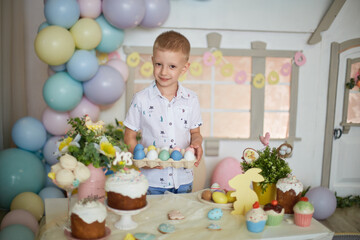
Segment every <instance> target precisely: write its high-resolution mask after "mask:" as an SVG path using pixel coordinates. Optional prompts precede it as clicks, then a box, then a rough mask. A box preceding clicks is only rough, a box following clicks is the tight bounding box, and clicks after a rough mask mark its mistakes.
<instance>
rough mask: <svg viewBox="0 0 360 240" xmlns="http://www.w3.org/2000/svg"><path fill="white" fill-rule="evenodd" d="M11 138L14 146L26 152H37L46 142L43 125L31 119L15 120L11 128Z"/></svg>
mask: <svg viewBox="0 0 360 240" xmlns="http://www.w3.org/2000/svg"><path fill="white" fill-rule="evenodd" d="M11 137H12V140H13V141H14V143H15V145H16V146H18V147H19V148H22V149H25V150H28V151H33V152H35V151H38V150H39V149H41V148H42V147H43V146H44V144H45V142H46V129H45V127H44V125H43V124H42V123H41V122H40V121H39V120H37V119H35V118H33V117H23V118H20V119H19V120H17V121H16V122H15V124H14V126H13V128H12V131H11Z"/></svg>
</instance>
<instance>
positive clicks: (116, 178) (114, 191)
mask: <svg viewBox="0 0 360 240" xmlns="http://www.w3.org/2000/svg"><path fill="white" fill-rule="evenodd" d="M148 188H149V183H148V181H147V179H146V177H145V176H144V175H143V174H142V173H141V172H140V171H137V170H135V169H127V170H124V171H118V172H116V173H114V174H113V175H111V176H109V177H108V179H107V180H106V183H105V191H106V192H107V205H108V206H109V207H110V208H114V209H118V210H135V209H140V208H143V207H145V206H146V193H147V190H148Z"/></svg>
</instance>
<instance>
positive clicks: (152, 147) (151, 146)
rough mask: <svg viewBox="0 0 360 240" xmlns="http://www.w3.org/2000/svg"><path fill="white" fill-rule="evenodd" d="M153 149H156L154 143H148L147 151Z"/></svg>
mask: <svg viewBox="0 0 360 240" xmlns="http://www.w3.org/2000/svg"><path fill="white" fill-rule="evenodd" d="M155 149H156V147H155V146H154V145H150V146H148V148H147V150H148V152H150V150H155Z"/></svg>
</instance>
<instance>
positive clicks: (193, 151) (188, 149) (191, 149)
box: [185, 147, 195, 154]
mask: <svg viewBox="0 0 360 240" xmlns="http://www.w3.org/2000/svg"><path fill="white" fill-rule="evenodd" d="M187 151H191V152H192V153H193V154H195V149H194V148H192V147H187V148H186V149H185V152H187Z"/></svg>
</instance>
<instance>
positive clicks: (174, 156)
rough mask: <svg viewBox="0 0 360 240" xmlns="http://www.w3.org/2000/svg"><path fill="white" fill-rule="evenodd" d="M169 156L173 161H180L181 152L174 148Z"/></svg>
mask: <svg viewBox="0 0 360 240" xmlns="http://www.w3.org/2000/svg"><path fill="white" fill-rule="evenodd" d="M170 157H171V158H172V159H173V160H174V161H180V160H181V159H182V158H183V156H182V154H181V152H179V151H178V150H174V151H173V152H172V153H171V155H170Z"/></svg>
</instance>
